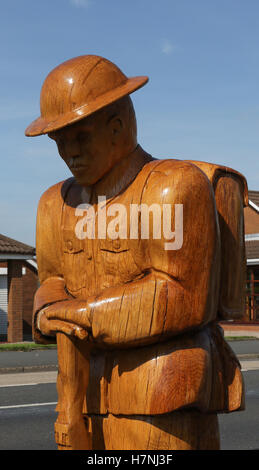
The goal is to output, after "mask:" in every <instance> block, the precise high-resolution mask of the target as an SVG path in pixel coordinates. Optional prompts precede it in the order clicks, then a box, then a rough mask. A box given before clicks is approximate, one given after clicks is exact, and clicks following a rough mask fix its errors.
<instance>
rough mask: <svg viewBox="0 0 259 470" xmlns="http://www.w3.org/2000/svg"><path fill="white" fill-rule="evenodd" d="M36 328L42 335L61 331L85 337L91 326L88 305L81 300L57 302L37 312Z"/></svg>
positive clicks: (81, 337)
mask: <svg viewBox="0 0 259 470" xmlns="http://www.w3.org/2000/svg"><path fill="white" fill-rule="evenodd" d="M37 323H38V329H39V330H40V331H41V332H42V333H43V334H44V335H48V336H51V335H54V334H55V333H56V332H62V333H65V334H67V335H69V336H76V337H78V338H80V339H86V338H87V337H88V332H89V330H90V328H91V323H92V322H91V316H90V307H89V306H87V302H86V301H83V300H69V301H62V302H57V303H55V304H53V305H50V306H49V307H46V308H44V309H43V310H41V312H40V313H39V314H38V321H37Z"/></svg>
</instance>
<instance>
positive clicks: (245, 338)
mask: <svg viewBox="0 0 259 470" xmlns="http://www.w3.org/2000/svg"><path fill="white" fill-rule="evenodd" d="M224 338H225V339H226V340H227V341H248V340H251V339H258V338H256V337H255V336H224Z"/></svg>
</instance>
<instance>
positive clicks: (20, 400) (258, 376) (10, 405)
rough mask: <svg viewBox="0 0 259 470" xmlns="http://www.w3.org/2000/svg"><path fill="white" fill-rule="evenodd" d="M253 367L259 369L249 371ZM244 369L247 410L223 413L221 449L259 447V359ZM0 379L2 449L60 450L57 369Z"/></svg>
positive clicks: (220, 419) (220, 421)
mask: <svg viewBox="0 0 259 470" xmlns="http://www.w3.org/2000/svg"><path fill="white" fill-rule="evenodd" d="M251 367H253V368H256V369H255V370H246V369H249V368H251ZM243 368H244V372H243V374H244V379H245V385H246V410H245V411H243V412H237V413H230V414H228V415H220V416H219V424H220V434H221V448H222V449H226V450H252V449H259V361H256V362H253V361H252V362H251V361H249V362H248V361H247V362H246V363H243ZM0 379H1V381H0V450H14V449H19V450H37V449H38V450H47V449H49V450H52V449H56V444H55V440H54V431H53V429H54V422H55V420H56V417H57V414H56V412H55V406H56V402H57V392H56V384H55V381H56V372H42V373H36V372H34V373H30V374H27V373H20V374H7V375H1V376H0ZM42 381H44V382H45V383H40V382H42ZM32 384H34V385H32ZM24 405H25V406H24ZM26 405H27V406H26ZM28 405H29V406H28Z"/></svg>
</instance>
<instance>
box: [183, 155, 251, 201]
mask: <svg viewBox="0 0 259 470" xmlns="http://www.w3.org/2000/svg"><path fill="white" fill-rule="evenodd" d="M186 161H188V162H190V163H192V164H193V165H195V166H197V167H198V168H200V169H201V170H202V171H203V172H204V173H205V174H206V175H207V177H208V178H209V180H210V182H211V184H212V186H213V188H214V190H215V189H216V187H217V183H218V181H219V179H220V178H222V177H229V178H235V179H236V180H238V181H239V183H240V184H241V186H242V189H243V198H244V205H245V206H247V205H248V187H247V181H246V178H245V176H244V175H242V173H240V172H239V171H237V170H234V169H233V168H230V167H228V166H224V165H218V164H217V163H208V162H200V161H195V160H186Z"/></svg>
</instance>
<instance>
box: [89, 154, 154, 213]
mask: <svg viewBox="0 0 259 470" xmlns="http://www.w3.org/2000/svg"><path fill="white" fill-rule="evenodd" d="M151 160H153V158H152V156H151V155H149V154H148V153H146V152H145V151H144V150H143V149H142V148H141V146H140V145H137V147H136V149H135V150H134V151H133V152H131V153H130V154H129V155H127V156H126V157H124V158H122V159H121V160H120V161H119V162H117V163H116V164H115V165H114V166H113V167H112V169H111V170H110V171H109V172H108V173H107V174H106V175H104V176H103V177H102V178H101V179H100V180H99V181H97V183H95V185H94V186H93V187H92V188H91V189H92V195H91V203H92V204H93V203H95V202H96V201H97V199H98V196H106V198H107V199H110V198H112V197H114V196H116V195H117V194H119V193H120V192H121V191H123V189H125V188H126V187H127V186H128V185H129V184H130V183H131V182H132V181H133V180H134V179H135V177H136V176H137V174H138V173H139V172H140V170H141V168H143V166H144V165H146V163H148V162H149V161H151Z"/></svg>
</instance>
